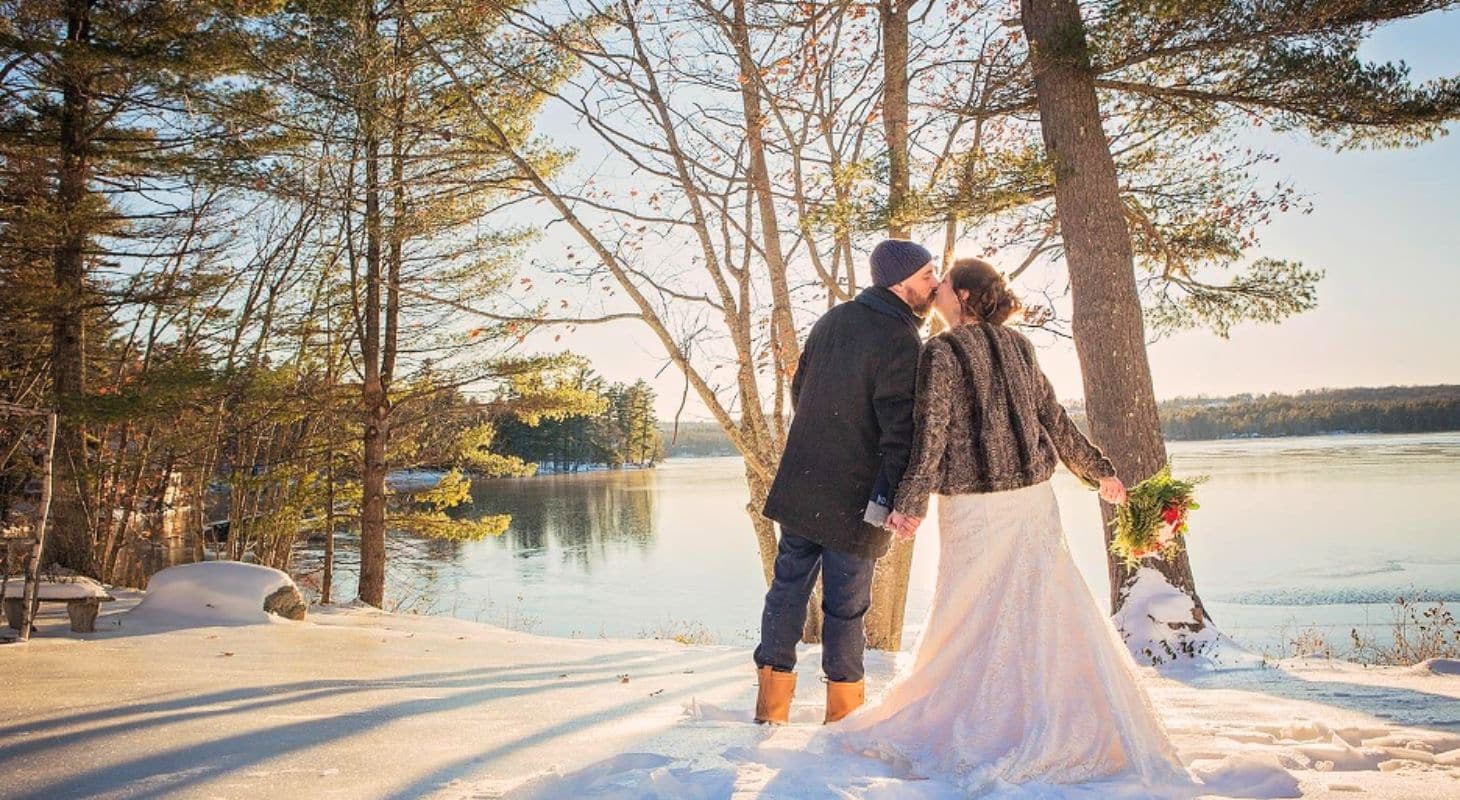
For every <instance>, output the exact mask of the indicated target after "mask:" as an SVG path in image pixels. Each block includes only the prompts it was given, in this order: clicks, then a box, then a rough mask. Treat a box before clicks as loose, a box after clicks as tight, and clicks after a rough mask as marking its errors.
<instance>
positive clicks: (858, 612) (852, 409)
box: [755, 239, 938, 723]
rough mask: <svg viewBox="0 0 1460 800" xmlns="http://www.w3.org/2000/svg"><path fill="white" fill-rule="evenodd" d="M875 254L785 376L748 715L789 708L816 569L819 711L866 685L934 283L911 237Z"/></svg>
mask: <svg viewBox="0 0 1460 800" xmlns="http://www.w3.org/2000/svg"><path fill="white" fill-rule="evenodd" d="M871 262H872V286H871V287H869V288H867V289H866V290H865V291H863V292H862V293H861V294H859V295H858V296H857V297H856V299H855V300H853V301H851V302H847V303H842V304H841V305H839V306H837V307H835V308H833V309H831V310H830V311H828V312H827V313H826V314H825V316H823V317H822V318H821V319H820V320H818V321H817V322H816V324H815V325H814V326H812V328H811V335H810V336H809V337H807V339H806V346H805V348H803V349H802V351H801V361H800V363H799V365H798V366H797V369H796V375H795V378H794V379H793V380H792V382H791V407H792V409H793V411H794V417H793V419H792V420H791V430H790V433H789V434H788V435H787V437H786V451H785V453H784V454H783V455H782V456H781V464H780V468H779V470H778V471H777V472H776V479H775V482H774V483H772V484H771V489H770V494H769V496H768V497H767V498H766V504H765V509H764V511H763V513H764V514H765V516H767V517H769V518H770V519H773V520H775V521H776V522H779V523H780V524H781V538H780V546H779V549H778V551H777V554H776V563H775V577H774V579H773V581H772V582H771V587H770V590H769V591H768V592H767V593H766V598H765V609H764V611H763V612H762V614H761V633H760V645H759V646H758V647H756V649H755V664H756V668H757V676H758V677H759V682H760V692H759V695H758V697H757V699H756V710H755V719H756V721H757V722H775V723H784V722H786V721H787V719H788V717H789V713H790V705H791V695H792V693H793V692H794V691H795V687H796V674H795V672H794V670H795V667H796V643H797V642H799V641H800V639H801V633H802V628H803V627H804V625H805V622H806V603H807V601H808V599H809V598H810V595H811V590H812V587H813V586H814V585H815V584H816V576H817V573H818V572H820V573H821V577H822V590H823V591H822V603H821V608H822V612H823V617H824V619H823V622H822V629H821V633H822V642H823V649H822V670H823V672H825V673H826V678H827V713H826V721H827V722H835V721H836V720H838V719H841V718H842V717H843V716H846V714H848V713H850V712H851V711H852V710H853V709H855V708H856V707H857V706H859V705H861V703H862V700H863V697H864V686H863V683H862V677H863V669H862V654H863V651H864V650H865V648H866V632H865V630H864V628H863V625H862V618H863V617H864V616H865V615H866V613H867V609H868V607H869V606H870V605H871V602H872V574H873V570H874V567H875V566H876V563H877V559H878V558H879V557H881V556H882V555H883V554H884V553H886V552H887V549H888V546H889V544H890V541H891V535H892V534H891V533H890V532H889V531H888V530H887V529H885V528H884V527H883V526H882V523H883V522H884V521H885V520H886V517H887V513H888V511H889V510H890V508H891V506H892V501H893V498H894V497H895V495H896V491H897V484H898V481H899V480H900V479H901V478H902V473H903V470H904V469H906V468H907V460H908V453H909V450H910V449H911V447H912V437H913V392H914V389H915V387H916V385H917V364H918V350H919V347H920V340H919V336H918V329H919V328H920V327H921V325H922V318H923V316H924V315H926V314H927V312H928V309H929V307H930V306H931V305H932V300H933V293H934V291H935V290H936V289H937V286H938V275H937V272H936V270H935V268H934V266H933V254H932V253H930V252H928V250H927V249H926V248H924V247H923V246H921V245H919V244H916V243H914V242H910V241H906V240H902V239H887V240H885V241H883V242H881V243H880V244H878V245H877V247H876V248H874V249H873V250H872V257H871Z"/></svg>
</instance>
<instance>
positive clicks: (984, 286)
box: [948, 258, 1024, 325]
mask: <svg viewBox="0 0 1460 800" xmlns="http://www.w3.org/2000/svg"><path fill="white" fill-rule="evenodd" d="M948 280H949V282H950V283H951V284H952V286H953V294H954V296H955V297H957V298H959V305H961V306H962V307H963V315H964V316H966V317H971V318H973V319H975V320H978V321H979V322H988V323H992V324H994V325H1003V324H1004V323H1005V322H1007V321H1008V320H1009V318H1010V317H1012V316H1014V315H1015V314H1016V313H1018V312H1019V310H1020V309H1022V308H1023V307H1024V306H1023V304H1022V303H1020V302H1019V298H1018V297H1015V296H1014V293H1013V292H1011V291H1009V284H1008V283H1006V282H1005V281H1004V276H1003V275H1000V274H999V271H998V270H996V269H994V265H993V264H990V263H989V262H987V261H984V260H983V259H981V258H960V259H958V260H957V261H954V262H953V267H952V268H951V269H950V270H949V271H948ZM965 292H967V295H965V294H964V293H965Z"/></svg>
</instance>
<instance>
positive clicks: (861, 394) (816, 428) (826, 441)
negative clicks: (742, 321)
mask: <svg viewBox="0 0 1460 800" xmlns="http://www.w3.org/2000/svg"><path fill="white" fill-rule="evenodd" d="M920 324H921V321H920V320H919V319H918V318H917V317H915V316H913V313H912V310H911V309H910V308H908V306H907V304H906V303H904V302H903V301H902V300H901V298H899V297H898V296H897V295H895V294H893V293H892V292H890V291H888V290H886V289H881V288H877V287H872V288H869V289H867V290H865V291H863V292H862V293H861V295H859V296H858V297H857V299H856V300H854V301H852V302H849V303H842V304H841V305H839V306H837V307H835V308H833V309H831V310H830V311H828V312H826V314H825V315H824V316H823V317H822V318H821V319H820V320H818V321H817V322H816V324H815V325H814V326H812V328H811V334H810V336H808V337H807V339H806V346H805V348H804V349H803V350H802V351H801V361H800V364H799V366H798V367H797V369H796V376H795V378H794V379H793V380H792V382H791V403H792V408H793V410H794V412H795V413H794V416H793V417H792V419H791V430H790V432H789V433H788V434H787V436H786V451H785V453H784V454H783V455H782V456H781V465H780V468H779V470H777V472H776V479H775V481H774V483H772V484H771V490H770V494H769V495H768V496H767V498H766V504H765V509H764V511H763V512H762V513H764V514H765V515H766V516H767V517H769V518H771V519H773V520H775V521H776V522H779V523H781V525H782V527H784V528H785V529H787V530H790V531H792V532H793V533H795V534H796V535H798V536H803V537H805V538H807V539H810V540H812V541H814V542H816V543H818V544H820V545H822V546H823V547H827V548H830V549H832V550H837V551H840V552H845V553H851V554H853V555H858V556H862V557H864V558H876V557H879V556H881V555H882V554H884V553H886V552H887V548H888V545H889V543H890V539H891V534H890V533H888V532H887V531H885V530H883V529H882V528H880V527H878V526H876V525H872V524H869V523H867V522H864V521H863V520H862V517H863V515H864V514H865V513H866V510H867V502H868V500H869V499H870V498H871V497H872V496H873V495H874V492H875V493H876V494H878V495H883V496H884V497H885V500H886V502H885V505H888V506H890V505H891V504H892V500H893V499H895V497H896V488H897V485H898V483H899V482H900V481H901V480H902V473H903V470H905V469H906V468H907V459H908V452H909V450H910V449H911V447H912V435H913V418H912V413H913V392H914V390H915V388H916V386H917V365H918V349H919V346H920V342H919V340H918V327H919V325H920Z"/></svg>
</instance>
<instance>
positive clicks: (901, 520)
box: [887, 511, 923, 539]
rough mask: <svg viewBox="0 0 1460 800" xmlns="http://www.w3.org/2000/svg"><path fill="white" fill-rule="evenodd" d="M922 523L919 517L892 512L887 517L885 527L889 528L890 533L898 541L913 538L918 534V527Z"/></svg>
mask: <svg viewBox="0 0 1460 800" xmlns="http://www.w3.org/2000/svg"><path fill="white" fill-rule="evenodd" d="M922 522H923V521H922V519H921V518H919V517H907V516H903V515H902V514H899V513H898V512H896V511H894V512H892V514H891V515H889V516H888V517H887V527H889V528H891V529H892V532H893V533H894V534H896V535H897V538H899V539H911V538H913V536H914V535H916V534H917V532H918V526H919V525H921V524H922Z"/></svg>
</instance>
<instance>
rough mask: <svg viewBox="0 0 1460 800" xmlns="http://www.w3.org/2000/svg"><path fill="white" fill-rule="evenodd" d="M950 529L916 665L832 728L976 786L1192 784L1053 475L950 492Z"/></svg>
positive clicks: (944, 500) (946, 507)
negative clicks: (1068, 523)
mask: <svg viewBox="0 0 1460 800" xmlns="http://www.w3.org/2000/svg"><path fill="white" fill-rule="evenodd" d="M938 529H939V532H940V536H941V540H942V548H941V551H940V554H939V558H938V583H937V588H936V590H935V592H934V597H933V604H932V608H931V609H930V610H929V612H928V619H927V625H926V627H925V628H924V630H923V633H922V636H921V637H920V638H919V640H918V646H917V654H916V658H915V661H914V664H913V666H912V668H911V669H910V670H908V671H906V672H905V673H903V674H901V675H899V677H898V678H897V679H895V680H894V682H893V684H892V685H891V686H890V688H889V689H888V691H887V692H886V694H885V695H884V696H883V697H882V699H881V702H879V703H877V704H876V705H873V706H868V707H865V708H862V709H860V710H859V711H857V712H856V713H854V714H853V715H851V716H850V717H848V718H846V719H845V720H843V721H842V722H841V723H839V724H838V725H837V726H836V727H835V728H833V729H832V730H830V731H828V733H831V734H832V735H833V736H834V737H835V738H836V739H838V740H840V741H841V743H842V744H843V746H846V747H848V748H850V749H851V750H853V751H854V752H858V753H863V754H867V755H873V756H880V757H883V758H886V759H888V760H891V761H894V762H910V766H911V767H912V769H913V771H914V772H916V773H918V774H921V775H924V776H927V777H931V776H934V775H936V776H940V777H943V778H945V779H947V780H951V781H952V782H953V783H955V784H956V785H958V786H959V787H960V788H962V789H964V790H966V791H969V792H974V793H976V792H980V791H986V790H989V789H992V788H994V787H996V786H998V785H1000V784H1026V783H1033V784H1072V783H1086V782H1090V781H1105V780H1111V779H1115V780H1121V781H1124V782H1128V783H1134V784H1136V785H1139V786H1143V787H1149V788H1151V789H1152V790H1153V791H1152V792H1151V793H1152V794H1161V795H1167V794H1176V795H1180V794H1185V793H1184V792H1181V791H1180V789H1179V787H1182V786H1189V785H1190V781H1189V779H1188V778H1187V777H1186V773H1185V770H1183V769H1182V768H1181V767H1180V765H1179V762H1178V761H1177V760H1176V756H1175V752H1174V750H1173V748H1172V746H1171V744H1170V742H1169V740H1168V739H1167V737H1166V734H1165V732H1164V731H1163V729H1162V727H1161V724H1160V722H1159V721H1158V719H1157V718H1156V715H1155V713H1154V711H1153V710H1152V708H1151V705H1150V701H1149V700H1148V699H1147V698H1146V696H1145V693H1144V691H1143V690H1142V689H1141V688H1140V686H1139V685H1138V684H1137V683H1136V680H1135V674H1134V670H1135V664H1134V662H1133V661H1132V659H1131V657H1130V654H1129V653H1128V652H1127V651H1126V649H1125V646H1124V645H1123V644H1122V643H1121V642H1120V640H1119V638H1118V637H1117V634H1116V633H1115V630H1114V628H1113V626H1112V625H1111V624H1110V622H1109V621H1108V620H1107V619H1106V618H1105V616H1104V615H1103V614H1102V613H1101V612H1100V611H1099V610H1098V609H1097V608H1096V605H1095V601H1094V598H1093V597H1092V596H1091V594H1090V591H1089V589H1088V588H1087V587H1086V585H1085V582H1084V579H1083V578H1081V576H1080V573H1079V571H1078V569H1077V568H1076V566H1075V562H1074V560H1073V559H1072V558H1071V556H1070V552H1069V549H1068V548H1067V547H1066V545H1065V537H1064V531H1063V530H1062V528H1061V525H1060V517H1059V507H1058V505H1057V504H1056V502H1055V497H1054V492H1053V490H1052V488H1051V487H1050V484H1049V482H1048V481H1046V482H1044V483H1040V484H1037V485H1035V486H1030V487H1026V488H1023V489H1016V490H1014V491H1007V492H997V493H992V494H977V495H974V494H969V495H952V496H945V497H941V498H940V499H939V513H938Z"/></svg>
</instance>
